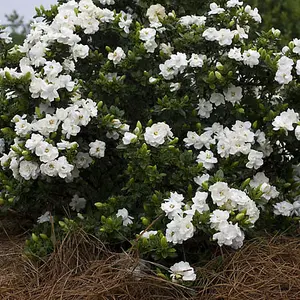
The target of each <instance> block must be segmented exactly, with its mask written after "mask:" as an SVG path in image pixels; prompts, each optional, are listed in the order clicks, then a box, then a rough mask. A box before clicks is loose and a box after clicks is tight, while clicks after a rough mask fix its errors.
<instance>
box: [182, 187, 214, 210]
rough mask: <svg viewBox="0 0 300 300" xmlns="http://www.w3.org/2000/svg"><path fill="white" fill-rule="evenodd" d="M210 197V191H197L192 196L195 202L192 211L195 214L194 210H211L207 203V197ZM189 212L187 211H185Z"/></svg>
mask: <svg viewBox="0 0 300 300" xmlns="http://www.w3.org/2000/svg"><path fill="white" fill-rule="evenodd" d="M207 197H208V193H206V192H199V191H197V192H196V194H195V196H194V197H193V198H192V201H193V204H192V207H191V212H192V214H193V215H194V212H196V211H198V212H199V213H200V214H202V213H203V212H205V211H208V210H209V206H208V204H207V203H206V199H207ZM185 213H187V211H185Z"/></svg>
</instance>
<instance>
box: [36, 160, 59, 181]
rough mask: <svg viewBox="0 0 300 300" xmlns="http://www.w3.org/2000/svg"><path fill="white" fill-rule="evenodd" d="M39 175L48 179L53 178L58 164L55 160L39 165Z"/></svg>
mask: <svg viewBox="0 0 300 300" xmlns="http://www.w3.org/2000/svg"><path fill="white" fill-rule="evenodd" d="M40 168H41V173H42V174H43V175H47V176H50V177H55V176H57V174H58V171H57V169H58V163H57V160H53V161H49V162H47V163H45V164H41V166H40Z"/></svg>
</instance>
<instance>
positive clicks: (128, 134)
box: [122, 132, 137, 145]
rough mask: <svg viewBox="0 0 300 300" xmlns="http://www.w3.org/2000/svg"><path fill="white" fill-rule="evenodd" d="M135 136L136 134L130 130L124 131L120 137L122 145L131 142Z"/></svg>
mask: <svg viewBox="0 0 300 300" xmlns="http://www.w3.org/2000/svg"><path fill="white" fill-rule="evenodd" d="M136 138H137V135H135V134H134V133H131V132H125V134H124V137H123V138H122V141H123V144H124V145H129V144H131V143H132V142H133V141H134V140H135V139H136Z"/></svg>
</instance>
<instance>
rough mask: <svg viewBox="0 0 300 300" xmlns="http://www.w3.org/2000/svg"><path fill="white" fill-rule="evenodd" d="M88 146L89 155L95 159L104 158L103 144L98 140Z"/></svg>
mask: <svg viewBox="0 0 300 300" xmlns="http://www.w3.org/2000/svg"><path fill="white" fill-rule="evenodd" d="M89 146H90V151H89V153H90V155H91V156H94V157H97V158H101V157H104V156H105V147H106V145H105V143H104V142H102V141H99V140H96V141H95V142H91V143H90V144H89Z"/></svg>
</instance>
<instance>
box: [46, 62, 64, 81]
mask: <svg viewBox="0 0 300 300" xmlns="http://www.w3.org/2000/svg"><path fill="white" fill-rule="evenodd" d="M61 71H62V66H61V64H60V63H59V62H57V61H55V60H52V61H47V62H46V63H45V66H44V73H45V75H46V76H47V77H48V78H49V79H50V80H52V79H53V78H55V77H57V76H58V74H59V73H60V72H61Z"/></svg>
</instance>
